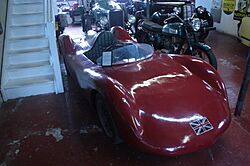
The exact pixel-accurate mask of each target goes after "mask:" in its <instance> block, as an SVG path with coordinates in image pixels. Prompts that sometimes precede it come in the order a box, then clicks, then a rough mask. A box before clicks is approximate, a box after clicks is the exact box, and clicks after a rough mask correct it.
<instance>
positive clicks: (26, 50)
mask: <svg viewBox="0 0 250 166" xmlns="http://www.w3.org/2000/svg"><path fill="white" fill-rule="evenodd" d="M48 49H49V47H36V48H26V49H19V50H11V51H9V52H8V53H9V54H23V53H30V52H39V51H44V50H48Z"/></svg>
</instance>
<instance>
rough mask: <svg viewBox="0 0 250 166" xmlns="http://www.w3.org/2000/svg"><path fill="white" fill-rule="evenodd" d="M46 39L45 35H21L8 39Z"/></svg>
mask: <svg viewBox="0 0 250 166" xmlns="http://www.w3.org/2000/svg"><path fill="white" fill-rule="evenodd" d="M43 37H46V36H45V34H36V35H22V36H14V37H10V38H9V40H22V39H39V38H43Z"/></svg>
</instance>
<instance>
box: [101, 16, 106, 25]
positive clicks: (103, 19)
mask: <svg viewBox="0 0 250 166" xmlns="http://www.w3.org/2000/svg"><path fill="white" fill-rule="evenodd" d="M100 23H101V24H102V25H106V24H108V18H107V17H105V16H104V17H101V18H100Z"/></svg>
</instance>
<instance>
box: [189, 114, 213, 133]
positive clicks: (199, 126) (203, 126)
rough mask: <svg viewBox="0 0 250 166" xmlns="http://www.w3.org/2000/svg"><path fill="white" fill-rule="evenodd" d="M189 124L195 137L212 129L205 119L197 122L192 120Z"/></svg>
mask: <svg viewBox="0 0 250 166" xmlns="http://www.w3.org/2000/svg"><path fill="white" fill-rule="evenodd" d="M189 124H190V126H191V128H192V129H193V130H194V132H195V134H196V135H202V134H204V133H206V132H208V131H210V130H212V129H213V126H212V124H211V123H210V122H209V120H208V119H207V118H206V117H203V118H202V119H198V120H193V121H191V122H190V123H189Z"/></svg>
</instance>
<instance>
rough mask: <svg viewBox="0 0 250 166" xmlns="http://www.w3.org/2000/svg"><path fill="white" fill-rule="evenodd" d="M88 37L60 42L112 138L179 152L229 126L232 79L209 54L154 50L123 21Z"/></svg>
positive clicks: (207, 141)
mask: <svg viewBox="0 0 250 166" xmlns="http://www.w3.org/2000/svg"><path fill="white" fill-rule="evenodd" d="M86 39H87V40H81V41H80V42H79V41H74V40H73V39H72V38H71V37H70V36H68V35H61V36H60V37H59V49H60V52H61V55H62V57H63V59H64V61H65V64H66V68H67V70H68V72H69V73H70V76H72V78H73V79H74V80H75V81H77V83H78V84H79V86H80V87H81V88H82V90H83V91H84V93H83V94H84V95H85V96H86V97H87V98H88V99H89V100H90V102H91V103H92V104H93V105H94V107H95V109H96V111H97V115H98V117H99V120H100V122H101V125H102V127H103V129H104V131H105V134H106V135H107V136H108V137H109V138H110V139H111V140H112V141H113V142H116V143H117V142H120V141H121V140H123V141H124V142H126V143H128V144H130V145H133V146H134V147H136V148H138V149H140V150H142V151H145V152H150V153H156V154H161V155H180V154H186V153H191V152H194V151H198V150H201V149H204V148H207V147H209V146H211V145H212V144H214V143H215V141H216V140H217V138H218V137H219V136H221V134H222V133H223V132H224V131H225V130H226V129H227V128H228V126H229V124H230V121H231V117H230V110H229V105H228V98H227V94H226V90H225V85H224V83H223V81H222V79H221V77H220V76H219V74H218V73H217V71H216V70H215V69H214V68H213V67H212V66H210V65H209V64H208V63H206V62H205V61H202V60H200V59H198V58H195V57H192V56H187V55H174V54H172V55H171V54H164V53H161V52H159V51H154V49H153V48H152V46H150V45H148V44H143V43H136V42H135V41H133V39H132V38H131V37H130V36H129V35H128V33H127V32H126V31H125V30H124V29H122V28H121V27H114V28H112V30H111V32H110V31H102V32H100V33H96V34H95V35H93V36H92V37H90V38H88V36H87V37H86Z"/></svg>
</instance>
